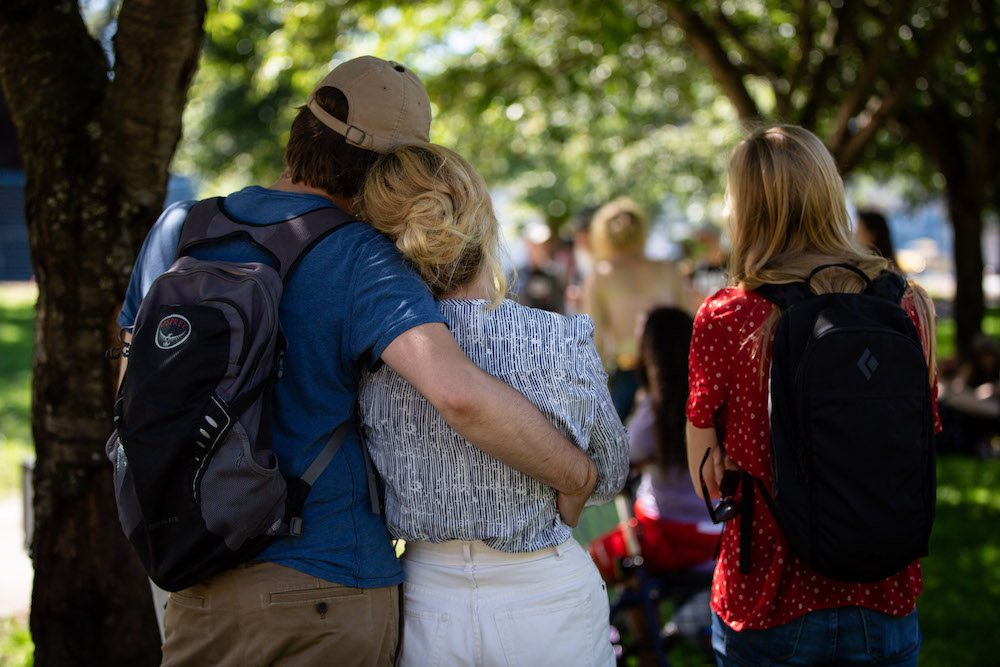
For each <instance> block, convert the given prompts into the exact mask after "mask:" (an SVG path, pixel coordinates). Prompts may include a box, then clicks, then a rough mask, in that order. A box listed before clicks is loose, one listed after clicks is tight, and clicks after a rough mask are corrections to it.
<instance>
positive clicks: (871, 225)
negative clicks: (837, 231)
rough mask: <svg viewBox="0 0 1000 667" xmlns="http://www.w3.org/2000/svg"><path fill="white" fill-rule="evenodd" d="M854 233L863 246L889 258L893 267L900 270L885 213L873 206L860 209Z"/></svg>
mask: <svg viewBox="0 0 1000 667" xmlns="http://www.w3.org/2000/svg"><path fill="white" fill-rule="evenodd" d="M854 235H855V238H856V239H857V241H858V243H859V244H860V245H861V247H863V248H869V249H871V250H874V251H875V252H877V253H878V254H879V255H881V256H882V257H885V258H886V259H887V260H889V264H890V267H891V268H893V269H896V270H898V268H897V265H896V248H895V247H894V246H893V244H892V233H891V232H890V231H889V221H888V220H886V219H885V216H884V215H882V214H881V213H879V212H878V211H876V210H875V209H871V208H863V209H859V210H858V226H857V229H856V230H855V232H854Z"/></svg>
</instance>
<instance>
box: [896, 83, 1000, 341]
mask: <svg viewBox="0 0 1000 667" xmlns="http://www.w3.org/2000/svg"><path fill="white" fill-rule="evenodd" d="M900 121H901V122H902V124H903V126H904V127H905V128H906V130H907V132H908V133H909V135H910V138H911V139H912V140H913V141H914V142H915V143H916V144H917V145H919V146H920V147H921V148H922V149H923V150H924V152H925V153H926V154H927V156H928V157H929V158H930V159H931V160H933V162H934V164H935V165H937V168H938V169H939V170H940V171H941V174H942V175H943V176H944V178H945V183H946V197H947V201H948V214H949V216H950V217H951V224H952V228H953V230H954V232H955V243H954V252H953V258H954V264H955V299H954V319H955V349H956V350H957V353H958V356H959V357H963V358H964V357H965V356H966V355H967V354H968V353H969V350H970V348H971V344H972V341H973V339H974V338H975V337H976V335H977V334H979V333H980V332H981V331H982V321H983V315H984V314H985V308H984V305H983V240H982V234H983V211H984V210H985V204H986V191H987V187H988V181H987V179H988V178H989V175H990V171H991V170H990V169H989V168H988V164H989V162H988V160H989V158H990V151H989V150H988V145H986V146H984V145H983V144H982V141H979V138H980V135H979V133H978V132H976V131H974V128H973V131H970V128H969V126H970V125H971V124H972V123H970V121H969V120H967V119H962V118H959V117H956V116H954V115H953V114H952V112H951V110H950V105H949V103H948V100H944V99H941V98H940V97H939V96H937V95H932V98H931V103H930V104H929V105H928V106H925V107H912V108H910V109H908V110H907V111H906V112H905V113H903V114H901V116H900ZM963 123H965V125H964V126H963ZM990 124H992V117H990Z"/></svg>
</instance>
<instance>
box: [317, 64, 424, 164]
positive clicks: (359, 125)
mask: <svg viewBox="0 0 1000 667" xmlns="http://www.w3.org/2000/svg"><path fill="white" fill-rule="evenodd" d="M326 87H332V88H337V89H339V90H340V91H341V92H342V93H344V95H345V96H346V97H347V104H348V112H347V122H346V123H345V122H343V121H341V120H338V119H337V118H335V117H334V116H332V115H330V114H329V113H327V112H326V110H324V109H323V107H321V106H320V105H319V103H318V102H316V100H315V97H316V91H317V90H319V89H320V88H326ZM306 106H307V107H309V110H310V111H312V112H313V114H314V115H315V116H316V118H318V119H319V120H320V122H322V123H323V124H324V125H326V126H327V127H329V128H330V129H331V130H333V131H334V132H336V133H337V134H340V135H342V136H343V137H344V138H345V139H347V143H349V144H351V145H353V146H360V147H361V148H365V149H367V150H370V151H373V152H375V153H388V152H389V151H392V150H394V149H396V148H399V147H400V146H404V145H406V144H415V143H418V142H426V141H430V129H431V101H430V99H429V98H428V97H427V90H426V89H425V88H424V84H423V83H421V82H420V79H418V78H417V75H416V74H414V73H413V72H412V71H411V70H409V69H407V68H406V67H404V66H402V65H400V64H399V63H395V62H391V61H388V60H382V59H381V58H376V57H374V56H361V57H360V58H355V59H353V60H348V61H347V62H346V63H343V64H341V65H338V66H337V67H335V68H334V70H333V71H332V72H330V73H329V74H327V75H326V76H325V77H323V80H322V81H320V82H319V84H318V85H317V86H316V88H315V89H313V92H312V93H311V94H310V95H309V101H308V102H306Z"/></svg>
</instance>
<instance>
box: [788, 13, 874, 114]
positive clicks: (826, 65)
mask: <svg viewBox="0 0 1000 667" xmlns="http://www.w3.org/2000/svg"><path fill="white" fill-rule="evenodd" d="M859 4H860V3H857V2H844V3H841V5H840V7H839V8H834V9H833V20H831V21H830V22H829V23H828V24H827V30H826V31H824V33H823V35H822V36H821V38H820V42H821V44H823V45H824V46H823V58H822V60H820V63H819V65H818V66H817V67H816V70H815V72H814V73H813V75H812V76H811V77H810V79H811V81H812V85H811V86H810V87H809V98H808V99H807V100H806V102H805V104H803V105H802V110H801V111H800V112H799V123H800V124H801V125H802V126H803V127H812V126H813V125H815V123H816V114H817V112H818V111H819V109H820V108H822V107H823V106H824V105H825V104H826V103H827V102H828V100H829V99H830V97H831V95H830V87H829V86H828V85H826V80H827V78H828V77H829V76H830V73H831V72H832V71H833V70H834V69H835V67H836V66H837V64H838V63H839V62H840V60H841V58H842V56H843V52H844V50H845V49H846V48H847V46H848V45H849V44H851V42H853V41H854V40H855V38H856V37H857V35H856V33H855V32H854V16H855V14H856V13H857V7H858V5H859ZM806 5H808V3H806Z"/></svg>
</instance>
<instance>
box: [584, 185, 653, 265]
mask: <svg viewBox="0 0 1000 667" xmlns="http://www.w3.org/2000/svg"><path fill="white" fill-rule="evenodd" d="M648 233H649V218H648V217H647V216H646V211H644V210H643V208H642V206H640V205H639V204H638V202H636V201H634V200H632V199H630V198H628V197H618V198H617V199H613V200H611V201H609V202H608V203H607V204H605V205H604V206H602V207H600V208H599V209H597V211H595V212H594V217H593V218H592V219H591V223H590V246H591V248H592V250H593V253H594V257H595V258H597V259H607V258H609V257H613V256H615V255H618V254H634V253H641V252H643V251H644V250H645V249H646V236H647V234H648Z"/></svg>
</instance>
